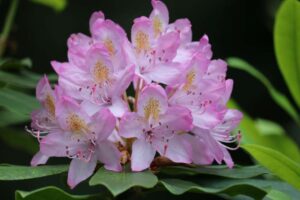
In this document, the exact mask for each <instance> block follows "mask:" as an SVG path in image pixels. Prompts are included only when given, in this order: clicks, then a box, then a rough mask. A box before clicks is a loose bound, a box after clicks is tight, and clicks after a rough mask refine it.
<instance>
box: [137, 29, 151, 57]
mask: <svg viewBox="0 0 300 200" xmlns="http://www.w3.org/2000/svg"><path fill="white" fill-rule="evenodd" d="M135 44H136V49H137V51H138V52H140V51H142V50H148V49H149V48H150V43H149V36H148V35H147V34H146V33H144V32H143V31H138V32H137V33H136V36H135Z"/></svg>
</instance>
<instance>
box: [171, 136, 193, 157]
mask: <svg viewBox="0 0 300 200" xmlns="http://www.w3.org/2000/svg"><path fill="white" fill-rule="evenodd" d="M165 156H166V157H167V158H169V159H171V160H172V161H173V162H177V163H191V162H192V153H191V147H190V144H189V143H188V141H186V140H185V137H182V136H181V135H175V136H174V137H173V138H172V139H170V140H169V142H168V144H167V147H166V152H165Z"/></svg>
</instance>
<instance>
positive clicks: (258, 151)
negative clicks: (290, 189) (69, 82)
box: [242, 144, 300, 190]
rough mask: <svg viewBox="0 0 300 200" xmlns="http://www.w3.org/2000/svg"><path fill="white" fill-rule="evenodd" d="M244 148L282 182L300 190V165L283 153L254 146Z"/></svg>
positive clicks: (244, 146) (246, 145) (248, 145)
mask: <svg viewBox="0 0 300 200" xmlns="http://www.w3.org/2000/svg"><path fill="white" fill-rule="evenodd" d="M242 148H243V149H245V150H246V151H247V152H248V153H250V154H251V155H252V156H253V157H254V158H255V159H256V160H257V161H258V162H259V163H260V164H261V165H262V166H264V167H266V168H267V169H269V170H270V171H271V172H273V173H274V174H275V175H277V176H278V177H279V178H281V179H282V180H284V181H286V182H288V183H289V184H291V185H292V186H294V187H295V188H297V189H299V190H300V165H299V164H298V163H296V162H294V161H293V160H291V159H289V158H288V157H286V156H284V155H283V154H282V153H280V152H278V151H275V150H273V149H270V148H266V147H263V146H259V145H254V144H244V145H242Z"/></svg>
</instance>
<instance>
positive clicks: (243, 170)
mask: <svg viewBox="0 0 300 200" xmlns="http://www.w3.org/2000/svg"><path fill="white" fill-rule="evenodd" d="M160 173H163V174H167V175H173V176H179V175H190V176H195V175H199V174H204V175H213V176H219V177H226V178H234V179H243V178H251V177H256V176H261V175H264V174H267V173H269V172H268V170H266V169H265V168H264V167H262V166H260V165H255V166H246V167H242V166H235V167H234V168H233V169H228V167H227V166H222V165H221V166H197V167H193V168H191V167H183V166H170V167H163V168H161V169H160Z"/></svg>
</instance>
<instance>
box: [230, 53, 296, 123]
mask: <svg viewBox="0 0 300 200" xmlns="http://www.w3.org/2000/svg"><path fill="white" fill-rule="evenodd" d="M227 62H228V65H229V66H230V67H233V68H236V69H240V70H243V71H245V72H247V73H249V74H251V75H252V76H253V77H255V78H257V79H258V80H259V81H260V82H261V83H262V84H263V85H264V86H265V87H266V88H267V89H268V92H269V94H270V96H271V97H272V98H273V100H274V101H275V102H276V103H277V105H279V106H280V107H281V108H282V109H283V110H285V111H286V112H287V114H289V115H290V117H291V118H292V119H293V120H294V121H295V122H297V123H298V124H299V125H300V117H299V114H298V112H297V110H296V109H295V108H294V107H293V105H292V104H291V102H290V101H289V99H288V98H287V97H286V96H285V95H284V94H282V93H281V92H279V91H278V90H277V89H275V88H274V86H273V85H272V84H271V82H270V81H269V80H268V79H267V78H266V77H265V76H264V75H263V74H262V73H261V72H259V71H258V70H257V69H255V67H253V66H252V65H250V64H249V63H247V62H246V61H244V60H242V59H240V58H234V57H232V58H228V59H227ZM298 92H299V94H300V90H299V91H298Z"/></svg>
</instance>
